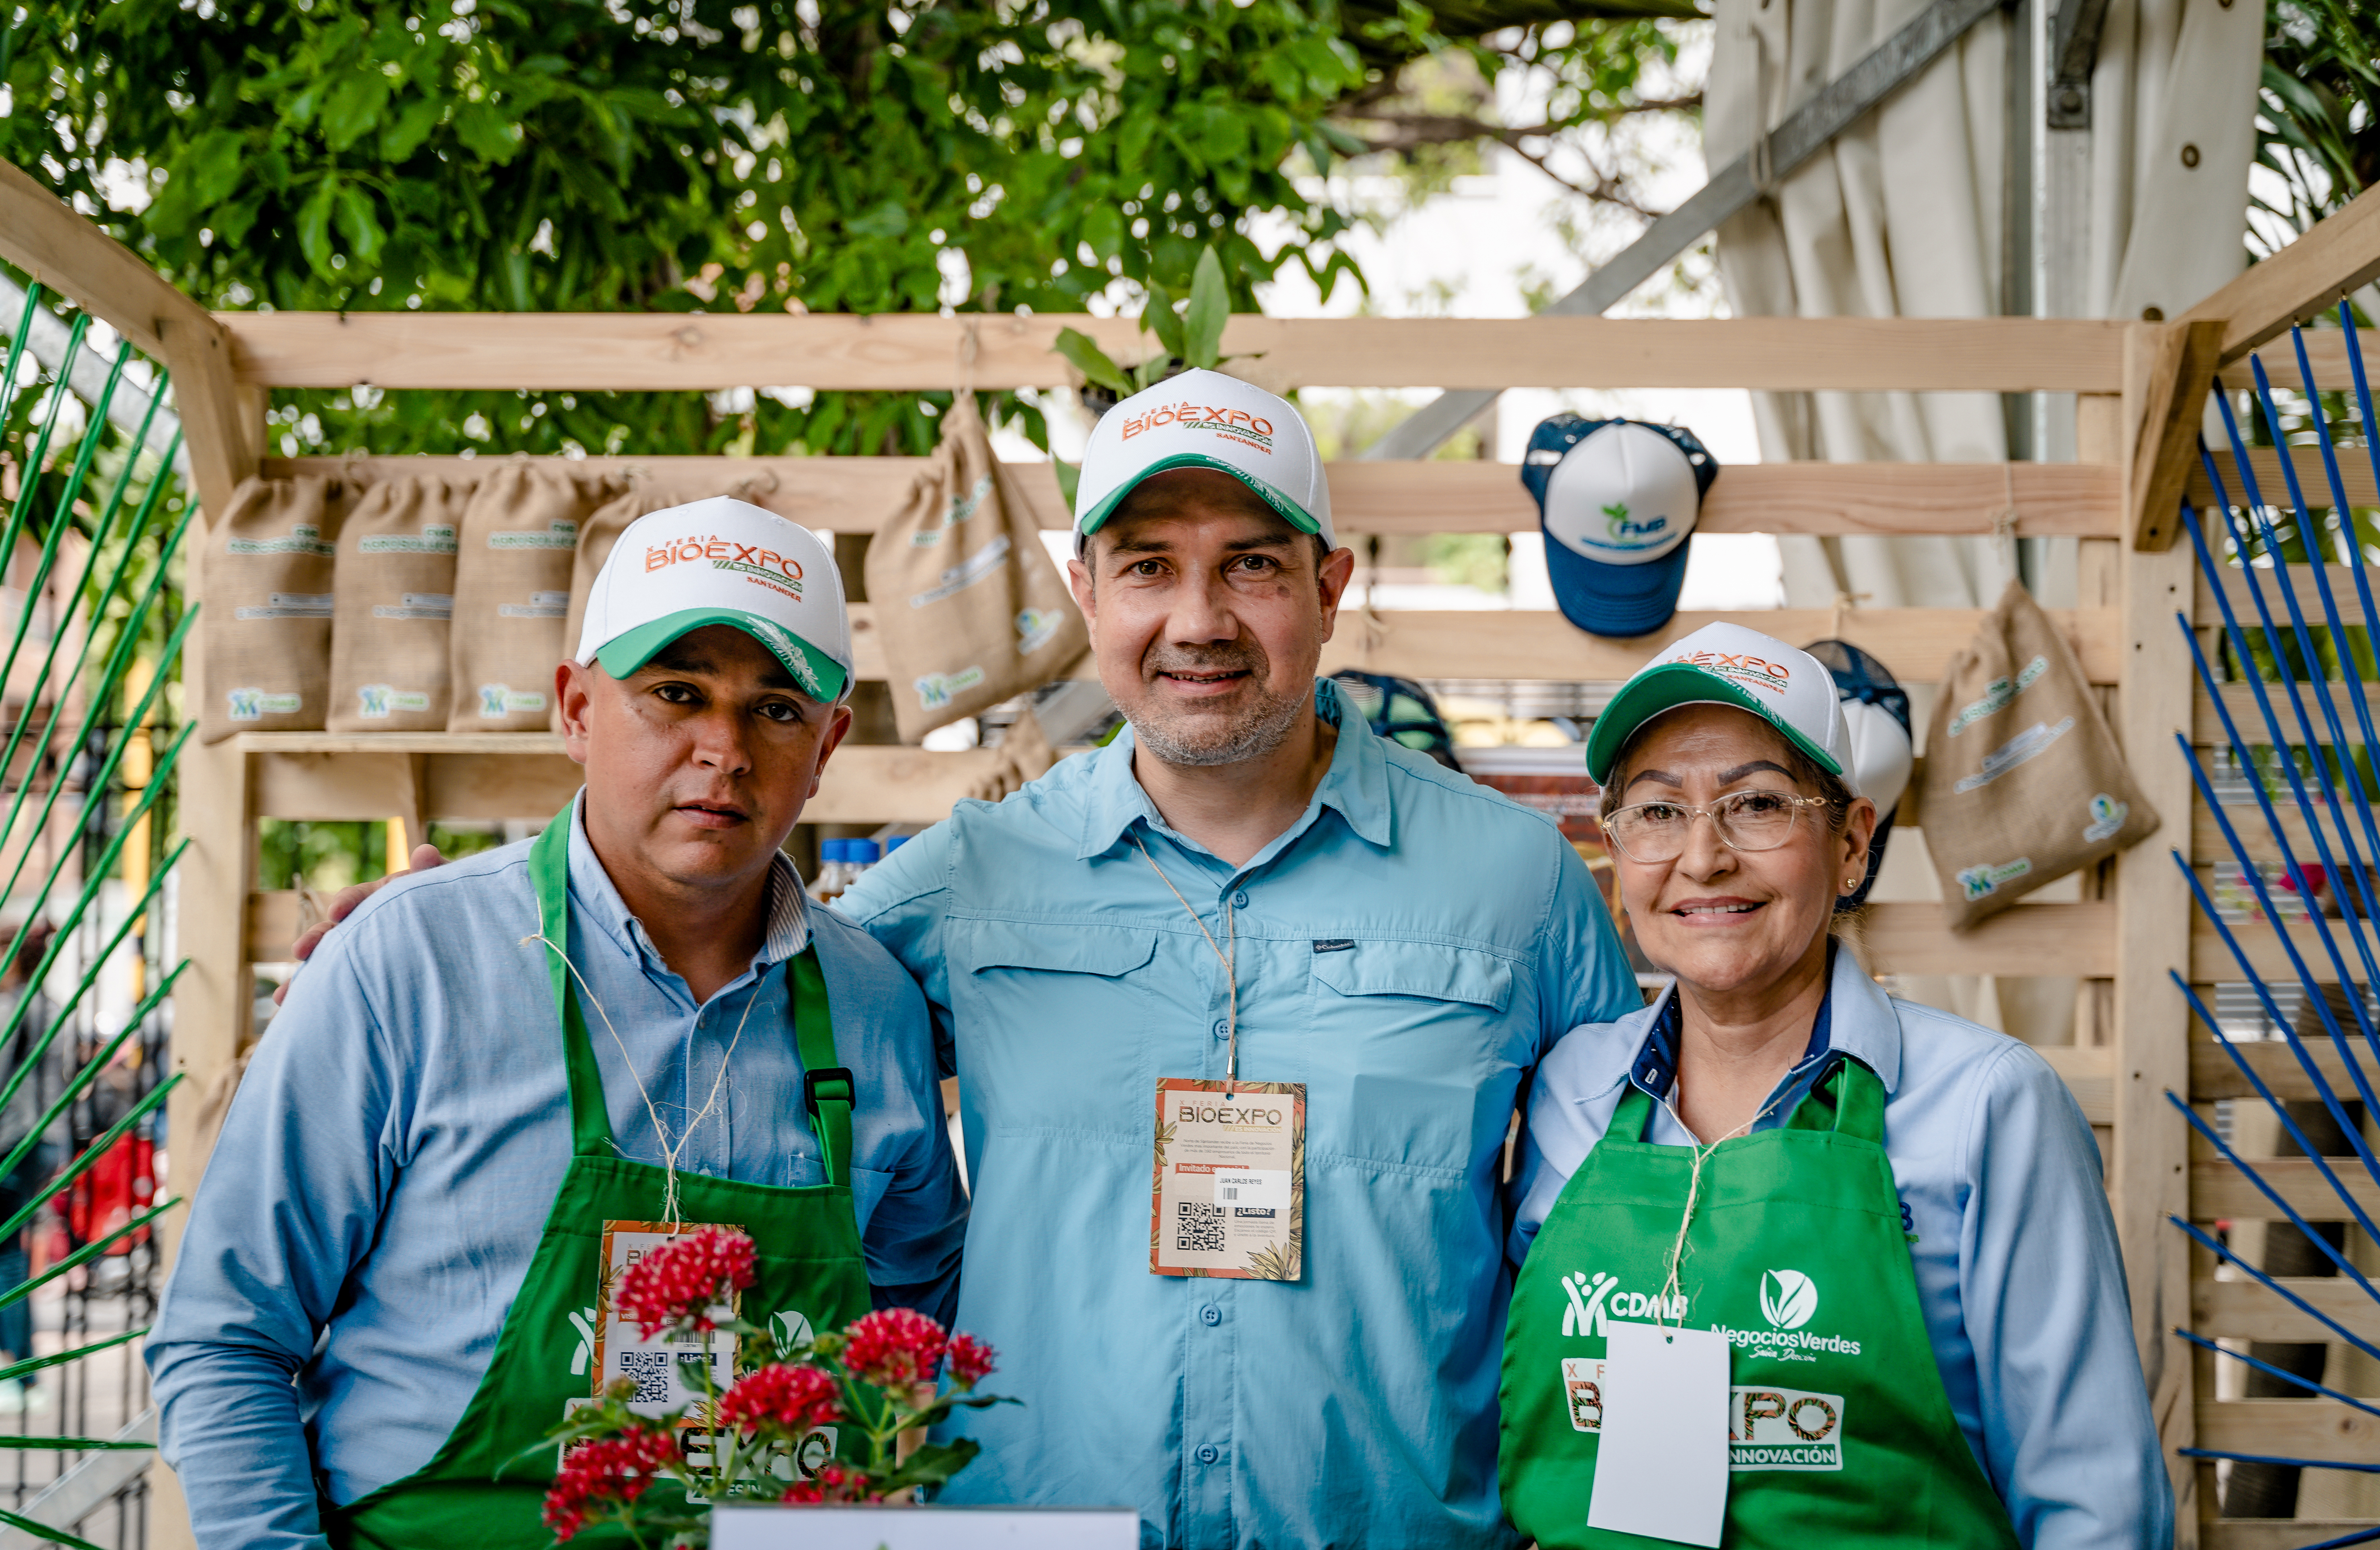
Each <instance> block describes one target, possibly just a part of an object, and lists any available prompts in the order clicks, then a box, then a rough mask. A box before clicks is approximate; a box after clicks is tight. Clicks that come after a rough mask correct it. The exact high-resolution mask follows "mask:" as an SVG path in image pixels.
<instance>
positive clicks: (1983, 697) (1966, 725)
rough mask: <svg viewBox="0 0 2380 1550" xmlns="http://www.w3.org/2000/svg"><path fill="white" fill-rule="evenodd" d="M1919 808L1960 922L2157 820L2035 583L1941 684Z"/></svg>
mask: <svg viewBox="0 0 2380 1550" xmlns="http://www.w3.org/2000/svg"><path fill="white" fill-rule="evenodd" d="M1919 812H1920V818H1919V823H1920V824H1922V826H1923V828H1924V832H1925V848H1926V849H1927V850H1928V851H1929V852H1930V853H1931V854H1932V855H1933V857H1934V869H1935V871H1937V873H1940V874H1941V879H1942V908H1943V909H1944V911H1945V912H1946V913H1947V915H1948V917H1949V922H1950V924H1951V925H1952V926H1953V927H1964V926H1971V925H1973V924H1974V923H1975V922H1976V921H1980V920H1983V919H1985V918H1986V917H1987V916H1990V915H1994V914H1997V913H1998V912H1999V911H2000V910H2002V909H2007V908H2008V907H2009V906H2010V905H2011V904H2013V903H2015V902H2016V901H2017V900H2018V899H2019V898H2021V897H2023V896H2024V895H2026V894H2029V893H2031V892H2032V891H2033V890H2034V889H2035V888H2038V887H2040V886H2041V885H2043V884H2045V883H2048V882H2051V881H2054V880H2055V879H2057V878H2060V877H2063V876H2065V875H2066V874H2067V873H2070V872H2072V871H2075V870H2076V869H2077V868H2080V867H2085V866H2089V865H2091V864H2092V863H2093V862H2095V861H2097V860H2100V859H2101V858H2102V857H2105V856H2110V855H2113V854H2114V853H2115V852H2117V851H2119V850H2120V849H2122V848H2125V847H2126V846H2128V845H2131V844H2134V843H2136V842H2137V841H2139V840H2142V839H2145V838H2146V837H2148V836H2149V835H2151V834H2153V833H2154V832H2155V829H2156V826H2157V815H2156V811H2155V809H2154V808H2152V807H2150V806H2149V804H2148V801H2147V799H2145V798H2143V796H2142V795H2141V791H2140V787H2138V786H2136V785H2134V784H2133V783H2132V775H2131V770H2130V769H2128V768H2127V767H2126V766H2125V763H2124V756H2123V754H2122V753H2121V752H2120V751H2119V750H2118V749H2117V747H2116V738H2115V735H2114V734H2113V733H2112V732H2110V731H2109V730H2108V729H2107V719H2106V718H2105V717H2104V716H2102V715H2101V714H2099V702H2098V700H2097V698H2096V697H2095V696H2094V695H2093V693H2092V692H2091V686H2090V684H2089V682H2088V681H2087V680H2085V679H2084V677H2083V666H2082V664H2081V663H2079V662H2077V661H2076V660H2075V657H2074V651H2073V648H2072V647H2070V646H2069V645H2068V644H2067V641H2066V637H2065V636H2063V635H2061V634H2059V633H2058V629H2057V627H2056V626H2054V625H2052V624H2051V623H2050V622H2049V616H2047V615H2046V614H2044V613H2043V612H2042V611H2041V607H2040V605H2039V604H2036V603H2034V600H2033V595H2032V594H2031V593H2030V592H2026V591H2025V590H2024V587H2023V585H2022V583H2021V582H2016V581H2011V582H2010V583H2009V589H2008V591H2007V592H2004V593H2002V594H2001V596H2000V601H1999V605H1998V607H1996V608H1994V609H1993V610H1992V611H1991V612H1990V613H1989V614H1988V615H1986V616H1985V618H1984V624H1983V628H1982V629H1980V630H1978V631H1977V632H1976V634H1975V639H1974V640H1973V641H1972V642H1970V643H1969V644H1968V646H1967V647H1966V649H1965V650H1963V651H1961V653H1959V654H1958V655H1957V656H1956V657H1954V658H1952V659H1951V662H1950V667H1949V672H1948V674H1947V675H1945V677H1943V680H1942V687H1941V689H1940V690H1938V691H1937V693H1936V695H1935V699H1934V718H1933V721H1932V722H1931V724H1930V725H1928V726H1927V727H1926V729H1925V797H1924V799H1923V801H1922V802H1921V803H1920V804H1919Z"/></svg>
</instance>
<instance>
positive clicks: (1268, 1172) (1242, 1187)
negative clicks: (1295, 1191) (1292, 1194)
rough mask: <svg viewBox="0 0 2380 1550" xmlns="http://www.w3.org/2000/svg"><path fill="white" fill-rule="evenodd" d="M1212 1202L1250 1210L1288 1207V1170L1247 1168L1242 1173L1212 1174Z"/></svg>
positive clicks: (1270, 1209) (1279, 1209)
mask: <svg viewBox="0 0 2380 1550" xmlns="http://www.w3.org/2000/svg"><path fill="white" fill-rule="evenodd" d="M1215 1203H1216V1204H1217V1205H1230V1206H1239V1207H1242V1208H1244V1209H1246V1210H1250V1211H1287V1210H1288V1209H1289V1170H1288V1169H1287V1168H1251V1169H1249V1170H1248V1171H1247V1172H1245V1173H1221V1172H1218V1173H1217V1174H1216V1175H1215Z"/></svg>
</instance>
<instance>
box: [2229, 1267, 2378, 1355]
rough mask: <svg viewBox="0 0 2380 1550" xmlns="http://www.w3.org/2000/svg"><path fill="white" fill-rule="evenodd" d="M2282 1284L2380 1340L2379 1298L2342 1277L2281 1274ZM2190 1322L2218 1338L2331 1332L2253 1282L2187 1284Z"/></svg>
mask: <svg viewBox="0 0 2380 1550" xmlns="http://www.w3.org/2000/svg"><path fill="white" fill-rule="evenodd" d="M2281 1285H2282V1286H2283V1287H2286V1288H2289V1291H2290V1292H2292V1293H2293V1294H2295V1295H2296V1296H2298V1297H2301V1298H2303V1299H2304V1300H2306V1301H2308V1302H2310V1303H2312V1304H2313V1306H2314V1307H2315V1308H2317V1309H2319V1310H2320V1311H2321V1312H2324V1313H2325V1314H2327V1315H2328V1316H2329V1317H2331V1318H2334V1319H2337V1320H2338V1322H2339V1323H2340V1324H2344V1325H2345V1326H2346V1327H2347V1328H2349V1329H2350V1330H2353V1331H2354V1332H2355V1333H2356V1334H2357V1335H2358V1336H2362V1338H2364V1339H2366V1340H2380V1303H2375V1302H2374V1301H2373V1300H2372V1294H2371V1293H2369V1292H2367V1291H2365V1290H2364V1289H2363V1288H2362V1287H2359V1286H2357V1285H2356V1284H2355V1283H2354V1282H2352V1281H2350V1280H2348V1279H2346V1278H2345V1277H2344V1276H2337V1275H2331V1276H2321V1275H2306V1276H2284V1277H2282V1278H2281ZM2190 1327H2191V1329H2192V1332H2193V1333H2196V1334H2199V1335H2204V1336H2207V1337H2208V1338H2210V1339H2217V1340H2306V1341H2332V1340H2336V1339H2338V1334H2337V1333H2336V1332H2334V1331H2332V1330H2330V1329H2328V1328H2326V1327H2325V1325H2324V1324H2322V1323H2321V1321H2319V1320H2317V1319H2315V1318H2314V1317H2313V1315H2312V1314H2309V1313H2301V1312H2298V1311H2297V1310H2296V1309H2295V1308H2292V1307H2290V1306H2289V1304H2288V1303H2287V1302H2285V1301H2283V1300H2281V1298H2280V1297H2279V1296H2278V1295H2277V1294H2276V1293H2274V1292H2270V1291H2267V1290H2266V1289H2265V1288H2263V1287H2262V1286H2259V1285H2258V1284H2257V1283H2255V1282H2254V1281H2250V1280H2239V1281H2200V1282H2198V1283H2196V1284H2195V1285H2193V1286H2192V1288H2190Z"/></svg>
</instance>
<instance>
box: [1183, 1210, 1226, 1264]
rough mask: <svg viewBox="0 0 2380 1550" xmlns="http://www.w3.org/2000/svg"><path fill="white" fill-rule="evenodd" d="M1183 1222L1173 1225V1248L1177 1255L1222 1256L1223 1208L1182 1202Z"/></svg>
mask: <svg viewBox="0 0 2380 1550" xmlns="http://www.w3.org/2000/svg"><path fill="white" fill-rule="evenodd" d="M1177 1203H1178V1204H1179V1206H1180V1209H1181V1213H1182V1216H1181V1220H1179V1221H1177V1222H1175V1223H1174V1224H1173V1228H1174V1231H1173V1248H1174V1251H1176V1252H1177V1253H1185V1254H1220V1253H1221V1252H1222V1251H1223V1208H1222V1207H1221V1206H1220V1205H1202V1204H1200V1203H1199V1202H1196V1201H1182V1202H1177Z"/></svg>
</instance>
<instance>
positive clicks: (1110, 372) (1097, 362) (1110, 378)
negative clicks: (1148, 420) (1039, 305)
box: [1050, 328, 1132, 393]
mask: <svg viewBox="0 0 2380 1550" xmlns="http://www.w3.org/2000/svg"><path fill="white" fill-rule="evenodd" d="M1050 348H1052V349H1054V350H1056V351H1057V352H1058V353H1059V354H1060V355H1062V356H1063V357H1065V358H1066V360H1067V361H1068V362H1069V363H1070V364H1071V365H1073V367H1074V368H1075V370H1076V371H1077V372H1082V373H1083V380H1085V381H1086V382H1089V383H1093V384H1097V385H1099V386H1100V387H1105V388H1109V389H1111V390H1112V391H1114V392H1117V393H1129V392H1131V391H1132V384H1131V383H1130V382H1129V381H1127V380H1126V379H1125V377H1124V374H1123V367H1121V366H1119V365H1117V364H1116V363H1115V362H1114V361H1113V360H1109V359H1108V352H1107V351H1105V350H1103V349H1101V348H1099V343H1098V341H1097V340H1094V339H1093V338H1092V337H1091V336H1089V335H1087V334H1086V333H1083V332H1082V331H1081V330H1080V329H1075V328H1062V329H1060V330H1058V339H1057V342H1056V343H1055V344H1054V345H1052V346H1051V347H1050Z"/></svg>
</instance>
